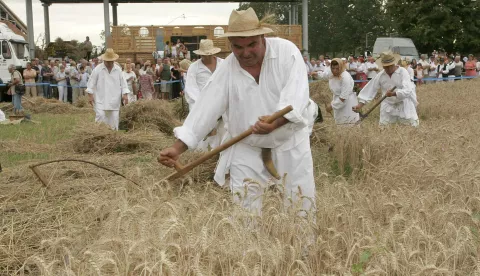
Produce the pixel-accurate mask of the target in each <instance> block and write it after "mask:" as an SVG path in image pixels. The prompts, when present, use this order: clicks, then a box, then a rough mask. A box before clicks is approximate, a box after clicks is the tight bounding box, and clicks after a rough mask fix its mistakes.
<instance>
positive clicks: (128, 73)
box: [122, 63, 137, 103]
mask: <svg viewBox="0 0 480 276" xmlns="http://www.w3.org/2000/svg"><path fill="white" fill-rule="evenodd" d="M122 73H123V77H124V78H125V80H126V81H127V85H128V90H130V93H128V102H129V103H133V102H135V101H136V100H137V95H135V94H134V91H133V86H134V85H135V82H136V81H137V75H136V74H135V72H134V71H133V70H132V64H131V63H126V64H125V71H123V72H122Z"/></svg>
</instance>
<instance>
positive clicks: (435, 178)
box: [0, 81, 480, 275]
mask: <svg viewBox="0 0 480 276" xmlns="http://www.w3.org/2000/svg"><path fill="white" fill-rule="evenodd" d="M478 84H479V82H478V81H476V82H474V81H470V82H466V81H464V82H457V83H453V84H449V83H445V84H444V83H442V84H436V85H431V86H424V87H420V88H419V89H418V98H419V102H420V105H419V107H418V108H419V114H421V116H423V117H424V119H423V120H422V121H421V122H420V127H419V128H418V129H413V128H410V127H387V128H379V127H378V118H376V117H375V116H372V117H369V118H368V119H366V120H365V121H364V122H362V123H361V124H360V125H359V126H358V127H353V128H337V127H334V126H332V125H329V124H332V118H331V117H330V116H326V121H325V123H324V124H323V125H318V126H316V127H315V129H316V133H315V137H318V138H315V139H316V140H317V142H314V143H312V145H313V148H312V152H313V157H314V164H315V179H316V187H317V197H316V200H315V203H316V206H317V210H318V211H317V212H316V213H315V214H314V217H315V220H311V219H302V218H299V217H297V216H295V215H294V213H295V212H294V211H292V210H284V208H283V207H282V204H281V203H282V201H283V200H282V199H281V197H280V195H281V193H279V192H269V193H267V196H266V198H265V207H264V209H263V217H262V218H251V217H250V216H249V215H248V214H246V213H244V212H242V211H241V210H239V209H238V208H237V207H235V205H234V204H232V202H231V196H230V195H229V193H228V191H226V190H224V189H220V188H219V187H217V186H216V185H215V184H213V183H212V182H211V181H205V180H202V181H195V180H194V179H193V180H190V181H184V182H183V183H182V181H179V182H175V183H165V182H161V181H160V179H162V178H163V177H164V176H166V175H167V174H169V173H171V172H172V170H171V169H166V168H161V167H159V166H158V165H157V164H156V161H155V158H156V154H155V153H150V152H148V151H147V152H143V151H141V150H140V151H139V152H124V153H117V154H107V155H91V154H82V157H83V158H88V159H89V160H91V161H94V162H97V163H102V164H104V165H107V166H110V167H112V168H113V169H115V170H118V171H120V172H122V173H124V174H125V175H127V176H128V177H129V178H132V179H135V181H138V182H140V183H141V185H142V188H141V189H137V188H136V187H134V186H133V185H129V184H128V183H127V182H126V181H125V180H123V179H120V178H119V177H117V176H112V175H111V174H109V173H108V172H104V171H101V170H98V169H96V168H91V167H88V166H85V165H78V164H60V165H57V166H55V165H47V166H46V168H42V170H43V172H44V173H45V174H46V175H47V176H48V177H49V179H52V183H51V187H50V188H49V189H42V188H41V186H40V185H39V184H38V183H37V181H36V180H35V179H34V177H33V176H32V175H31V174H30V173H27V170H26V165H27V164H20V165H18V166H16V167H11V168H4V172H3V173H1V174H0V183H2V194H1V195H0V212H1V213H2V225H1V227H2V228H1V232H0V233H1V235H0V274H1V275H18V274H21V273H23V271H25V274H27V275H480V262H479V261H478V260H479V258H480V256H479V250H478V248H480V234H479V233H480V159H479V156H480V150H479V148H480V140H479V139H478V131H479V129H480V122H479V121H478V120H477V119H476V118H477V117H478V116H479V115H480V112H479V111H476V110H475V109H474V108H473V106H474V105H477V106H478V105H480V100H479V99H478V98H476V97H466V96H465V97H464V95H466V94H468V93H471V91H469V89H472V88H475V87H476V86H477V87H478ZM439 107H442V108H439ZM172 116H173V115H172ZM0 135H1V134H0ZM118 135H120V136H123V135H125V136H128V135H130V134H128V133H119V134H118ZM166 139H167V140H168V139H169V138H166ZM171 141H173V139H172V140H171ZM171 141H170V142H171ZM314 141H315V140H314ZM329 145H333V150H332V151H330V152H329ZM7 146H8V147H10V146H11V144H7ZM16 150H18V151H20V150H21V149H16ZM188 159H189V157H188V156H184V157H182V160H181V161H182V162H183V163H187V162H188ZM182 184H183V185H182ZM185 184H190V185H185Z"/></svg>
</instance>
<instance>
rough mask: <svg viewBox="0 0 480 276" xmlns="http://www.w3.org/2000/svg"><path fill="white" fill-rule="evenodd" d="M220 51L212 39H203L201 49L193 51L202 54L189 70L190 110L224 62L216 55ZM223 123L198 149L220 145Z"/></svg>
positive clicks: (187, 90) (203, 149) (188, 94)
mask: <svg viewBox="0 0 480 276" xmlns="http://www.w3.org/2000/svg"><path fill="white" fill-rule="evenodd" d="M220 51H221V49H220V48H217V47H214V46H213V41H212V40H210V39H202V40H201V41H200V49H198V50H196V51H193V52H194V53H195V54H197V55H199V56H201V59H199V60H197V61H195V62H194V63H192V65H190V67H189V68H188V72H187V80H186V83H185V90H184V92H185V99H186V100H187V103H188V107H189V110H190V111H191V110H193V106H194V104H195V102H197V101H198V98H199V97H201V93H200V91H202V89H203V87H205V85H206V84H207V81H208V79H209V78H210V77H211V76H212V74H213V73H214V72H215V70H216V69H217V68H218V66H219V65H220V64H221V63H222V61H223V59H221V58H219V57H216V56H215V54H218V53H219V52H220ZM223 125H224V124H223V120H219V122H218V124H217V126H216V131H215V132H216V134H215V135H212V136H209V137H208V138H207V139H205V140H202V141H200V142H199V143H198V145H197V150H201V151H206V150H208V146H209V145H210V147H212V148H215V147H217V146H219V144H220V142H221V137H222V135H223V133H224V130H223V129H224V126H223Z"/></svg>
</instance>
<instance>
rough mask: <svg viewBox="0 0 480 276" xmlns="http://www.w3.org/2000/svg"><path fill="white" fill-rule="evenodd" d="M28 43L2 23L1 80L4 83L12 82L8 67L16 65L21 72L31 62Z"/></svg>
mask: <svg viewBox="0 0 480 276" xmlns="http://www.w3.org/2000/svg"><path fill="white" fill-rule="evenodd" d="M28 49H29V48H28V42H27V41H25V38H24V37H23V36H21V35H17V34H16V33H14V32H13V31H12V30H11V29H10V28H9V27H8V26H7V24H5V23H0V78H1V79H2V81H3V83H6V82H8V81H10V73H9V72H8V66H9V65H10V64H14V65H15V67H17V70H19V71H20V72H21V71H22V70H23V69H24V68H25V67H26V66H27V62H28V61H30V52H29V50H28Z"/></svg>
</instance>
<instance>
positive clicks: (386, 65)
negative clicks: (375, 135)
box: [352, 51, 419, 126]
mask: <svg viewBox="0 0 480 276" xmlns="http://www.w3.org/2000/svg"><path fill="white" fill-rule="evenodd" d="M380 59H381V63H382V66H383V70H382V71H381V72H380V73H378V75H377V76H375V78H373V79H372V80H371V81H370V82H369V83H368V84H367V85H366V86H365V87H364V88H363V89H362V91H360V93H359V94H358V101H359V104H358V105H357V106H355V107H353V108H352V109H353V110H354V111H356V112H359V111H360V109H361V108H362V107H363V106H364V105H365V103H366V102H368V101H371V100H373V99H374V98H375V95H376V94H377V91H378V89H381V90H382V96H384V95H386V96H387V98H386V99H385V100H384V101H383V102H382V104H381V105H380V124H381V125H387V124H394V123H400V124H405V125H412V126H418V124H419V121H418V116H417V110H416V106H417V104H418V103H417V96H416V93H415V85H414V84H413V82H412V81H411V79H410V74H409V73H408V71H407V70H406V69H405V68H403V67H401V66H400V67H397V63H398V61H399V59H400V56H399V55H395V54H393V53H392V52H391V51H387V52H383V53H382V54H381V55H380ZM393 87H396V89H395V90H392V88H393Z"/></svg>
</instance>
